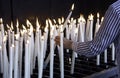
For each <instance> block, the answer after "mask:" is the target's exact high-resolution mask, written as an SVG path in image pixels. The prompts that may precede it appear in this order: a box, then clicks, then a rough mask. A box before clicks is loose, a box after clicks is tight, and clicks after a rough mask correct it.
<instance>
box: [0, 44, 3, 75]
mask: <svg viewBox="0 0 120 78" xmlns="http://www.w3.org/2000/svg"><path fill="white" fill-rule="evenodd" d="M0 64H1V67H0V72H1V73H3V53H2V46H0Z"/></svg>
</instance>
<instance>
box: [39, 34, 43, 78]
mask: <svg viewBox="0 0 120 78" xmlns="http://www.w3.org/2000/svg"><path fill="white" fill-rule="evenodd" d="M43 51H44V36H42V37H41V52H40V60H39V61H40V62H39V63H40V64H39V74H38V78H42V74H43V62H44V57H43Z"/></svg>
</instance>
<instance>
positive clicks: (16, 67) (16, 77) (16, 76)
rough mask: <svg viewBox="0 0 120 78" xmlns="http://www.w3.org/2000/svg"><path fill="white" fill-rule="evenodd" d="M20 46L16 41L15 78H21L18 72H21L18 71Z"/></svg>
mask: <svg viewBox="0 0 120 78" xmlns="http://www.w3.org/2000/svg"><path fill="white" fill-rule="evenodd" d="M18 44H19V43H18V40H16V41H15V59H14V60H15V65H14V77H15V78H18V76H19V74H18V71H19V70H18V53H19V52H18V51H19V50H18V48H19V47H18Z"/></svg>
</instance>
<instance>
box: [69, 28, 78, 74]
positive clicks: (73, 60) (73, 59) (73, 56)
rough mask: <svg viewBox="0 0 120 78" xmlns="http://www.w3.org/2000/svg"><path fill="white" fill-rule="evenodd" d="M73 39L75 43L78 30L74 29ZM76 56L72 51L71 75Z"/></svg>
mask: <svg viewBox="0 0 120 78" xmlns="http://www.w3.org/2000/svg"><path fill="white" fill-rule="evenodd" d="M74 38H75V39H74V40H75V41H77V39H78V28H76V30H75V37H74ZM76 55H77V53H76V52H74V51H73V54H72V64H71V72H70V73H71V74H73V73H74V65H75V57H76Z"/></svg>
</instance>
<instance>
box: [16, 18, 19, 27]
mask: <svg viewBox="0 0 120 78" xmlns="http://www.w3.org/2000/svg"><path fill="white" fill-rule="evenodd" d="M18 26H19V21H18V19H17V24H16V27H17V28H18Z"/></svg>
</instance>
